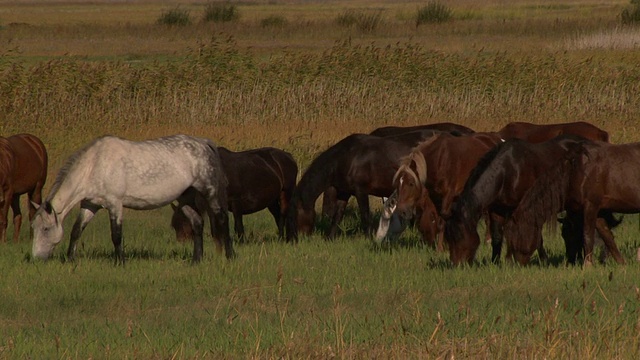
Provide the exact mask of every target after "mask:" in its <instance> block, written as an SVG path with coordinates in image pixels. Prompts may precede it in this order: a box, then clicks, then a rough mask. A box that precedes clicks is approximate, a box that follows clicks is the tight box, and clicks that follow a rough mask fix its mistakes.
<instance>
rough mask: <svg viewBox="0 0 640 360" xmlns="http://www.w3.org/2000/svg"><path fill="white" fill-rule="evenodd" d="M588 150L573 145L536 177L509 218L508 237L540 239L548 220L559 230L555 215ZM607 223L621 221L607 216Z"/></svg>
mask: <svg viewBox="0 0 640 360" xmlns="http://www.w3.org/2000/svg"><path fill="white" fill-rule="evenodd" d="M586 154H587V153H586V149H585V148H584V146H583V145H582V144H576V145H574V146H571V147H570V148H569V149H568V150H567V152H566V153H565V154H564V155H563V156H562V158H560V159H559V160H558V161H557V162H556V164H555V165H554V166H552V167H551V169H549V170H548V171H546V172H545V173H544V174H542V175H541V176H539V177H538V178H537V179H536V181H535V183H534V185H533V186H532V187H531V188H530V189H529V190H527V192H526V193H525V195H524V196H523V198H522V199H521V200H520V203H519V204H518V207H517V208H516V209H515V210H514V211H513V213H512V214H511V218H510V219H509V220H508V221H507V223H506V225H505V238H507V239H514V241H517V242H518V243H521V242H525V243H529V242H530V241H537V236H538V235H539V234H541V233H542V227H543V226H544V224H545V223H547V222H549V223H550V226H551V227H550V230H551V231H555V230H556V227H557V222H556V221H555V219H556V217H557V214H558V212H560V211H562V210H563V208H564V203H565V199H566V195H567V191H568V187H569V183H570V181H571V179H572V177H573V176H572V174H573V173H574V172H575V170H576V169H577V168H578V167H579V166H580V165H581V164H582V162H581V161H579V160H580V158H581V157H582V156H583V155H586ZM551 220H553V221H551ZM607 223H609V224H611V225H613V226H617V224H619V222H618V223H616V222H615V218H613V219H607Z"/></svg>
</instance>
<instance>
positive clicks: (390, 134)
mask: <svg viewBox="0 0 640 360" xmlns="http://www.w3.org/2000/svg"><path fill="white" fill-rule="evenodd" d="M440 132H450V133H453V134H456V135H464V134H472V133H474V132H475V131H474V130H473V129H471V128H468V127H466V126H464V125H459V124H454V123H450V122H444V123H434V124H424V125H416V126H384V127H380V128H377V129H375V130H373V131H372V132H370V133H369V135H373V136H379V137H386V138H390V139H392V140H395V141H400V142H402V143H404V144H405V145H407V146H410V147H414V146H416V145H418V144H419V143H420V142H422V141H424V140H427V139H428V138H430V137H431V136H433V135H434V134H439V133H440ZM337 206H338V199H337V193H336V189H335V188H333V187H330V188H328V189H326V190H325V191H324V193H323V196H322V215H323V216H325V217H328V218H332V217H333V216H334V214H335V212H336V209H337Z"/></svg>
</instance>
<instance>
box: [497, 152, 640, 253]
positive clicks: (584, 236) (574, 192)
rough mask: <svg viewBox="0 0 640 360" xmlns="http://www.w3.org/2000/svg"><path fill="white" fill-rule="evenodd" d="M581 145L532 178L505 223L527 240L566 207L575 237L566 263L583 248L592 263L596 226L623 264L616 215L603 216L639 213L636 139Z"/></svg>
mask: <svg viewBox="0 0 640 360" xmlns="http://www.w3.org/2000/svg"><path fill="white" fill-rule="evenodd" d="M580 149H581V150H582V151H574V152H572V153H570V154H569V155H568V156H567V157H565V159H564V161H562V162H560V163H559V164H558V165H557V166H556V167H554V169H553V171H549V172H548V173H547V174H545V175H544V176H542V177H540V179H538V181H536V184H535V186H533V187H532V188H531V189H530V190H529V191H528V192H527V195H526V196H525V197H524V198H523V201H522V204H521V205H520V206H518V208H517V209H516V211H515V212H514V215H513V218H512V221H511V222H510V223H509V224H507V229H509V231H508V233H509V232H513V233H514V235H513V236H514V237H517V238H518V239H520V240H519V241H523V242H529V241H531V240H530V239H529V238H530V237H532V236H538V234H540V233H541V231H542V225H543V224H544V223H545V222H546V221H547V220H548V219H550V218H555V217H556V216H557V213H558V212H560V211H562V210H566V211H567V219H570V220H572V221H571V222H570V223H569V224H570V225H571V226H572V227H573V228H574V232H573V237H574V238H573V240H567V239H565V241H567V242H568V243H567V257H568V260H569V262H575V260H576V257H577V256H578V255H579V254H578V252H580V251H581V250H583V251H584V254H583V255H584V263H585V265H589V264H591V263H592V261H593V259H592V256H593V247H594V242H595V240H594V237H595V232H596V231H597V232H598V234H599V235H600V237H601V238H602V240H603V241H604V244H605V246H606V248H607V250H608V251H609V253H610V254H611V255H612V256H613V258H614V259H615V260H616V262H618V263H620V264H623V263H624V258H623V257H622V255H621V254H620V252H619V250H618V248H617V246H616V244H615V241H614V238H613V233H612V232H611V228H612V227H613V226H612V222H613V225H615V219H614V221H611V220H607V218H609V219H610V218H612V216H611V213H612V212H617V213H624V214H634V213H638V212H640V185H639V184H640V143H631V144H622V145H613V144H608V143H604V142H597V143H595V144H583V146H581V147H580ZM563 225H565V224H563ZM563 231H565V229H564V228H563ZM567 231H569V232H571V231H570V230H567ZM575 231H577V233H576V232H575ZM580 232H581V233H580ZM576 239H577V244H575V243H576ZM580 240H582V241H583V246H580ZM571 243H573V246H570V245H571Z"/></svg>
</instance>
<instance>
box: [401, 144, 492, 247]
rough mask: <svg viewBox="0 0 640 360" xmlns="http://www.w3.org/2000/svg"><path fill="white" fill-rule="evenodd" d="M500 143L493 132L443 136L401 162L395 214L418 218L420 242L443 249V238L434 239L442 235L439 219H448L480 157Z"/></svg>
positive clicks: (413, 151)
mask: <svg viewBox="0 0 640 360" xmlns="http://www.w3.org/2000/svg"><path fill="white" fill-rule="evenodd" d="M501 141H502V140H501V139H500V137H499V136H498V135H497V134H496V133H473V134H469V135H465V136H452V135H450V134H447V133H442V134H439V135H437V136H434V137H432V138H431V139H429V140H426V141H424V142H422V143H420V144H419V145H418V146H416V147H415V148H414V149H413V150H412V151H411V153H410V154H409V155H408V156H407V157H406V158H404V159H402V161H401V162H400V166H399V168H398V171H397V172H396V173H395V174H394V177H393V184H394V188H395V190H396V191H397V194H398V200H397V204H396V209H395V212H396V213H398V214H399V216H400V217H401V218H403V219H405V220H408V219H411V218H413V217H414V216H417V217H418V218H419V219H420V223H419V229H420V231H421V233H422V237H423V242H425V243H427V244H430V245H432V246H434V247H436V248H437V249H438V250H444V249H443V244H442V241H440V240H441V239H442V236H439V237H438V236H437V234H439V233H441V232H442V220H441V219H442V218H445V219H446V218H447V217H448V216H449V213H450V211H451V206H452V203H453V200H454V199H455V198H456V197H457V196H458V194H460V192H462V189H463V188H464V184H465V182H466V180H467V177H468V176H469V173H470V172H471V170H472V169H473V168H474V166H475V165H476V163H477V162H478V161H479V160H480V158H481V157H482V155H483V154H485V153H486V152H488V151H489V150H490V149H491V148H493V147H494V146H495V145H496V144H498V143H500V142H501ZM434 208H435V209H437V210H436V212H434V210H433V209H434ZM423 217H424V218H423ZM436 237H438V239H439V241H438V242H437V244H436V241H435V238H436Z"/></svg>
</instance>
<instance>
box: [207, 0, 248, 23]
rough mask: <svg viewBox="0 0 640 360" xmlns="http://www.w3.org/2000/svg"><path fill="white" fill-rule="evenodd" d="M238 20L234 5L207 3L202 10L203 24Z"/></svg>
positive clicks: (238, 15)
mask: <svg viewBox="0 0 640 360" xmlns="http://www.w3.org/2000/svg"><path fill="white" fill-rule="evenodd" d="M239 18H240V14H239V13H238V8H237V7H236V6H235V5H232V4H229V3H226V4H220V3H209V4H208V5H207V7H206V8H205V10H204V17H203V18H202V20H203V21H204V22H209V21H213V22H229V21H236V20H238V19H239Z"/></svg>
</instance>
